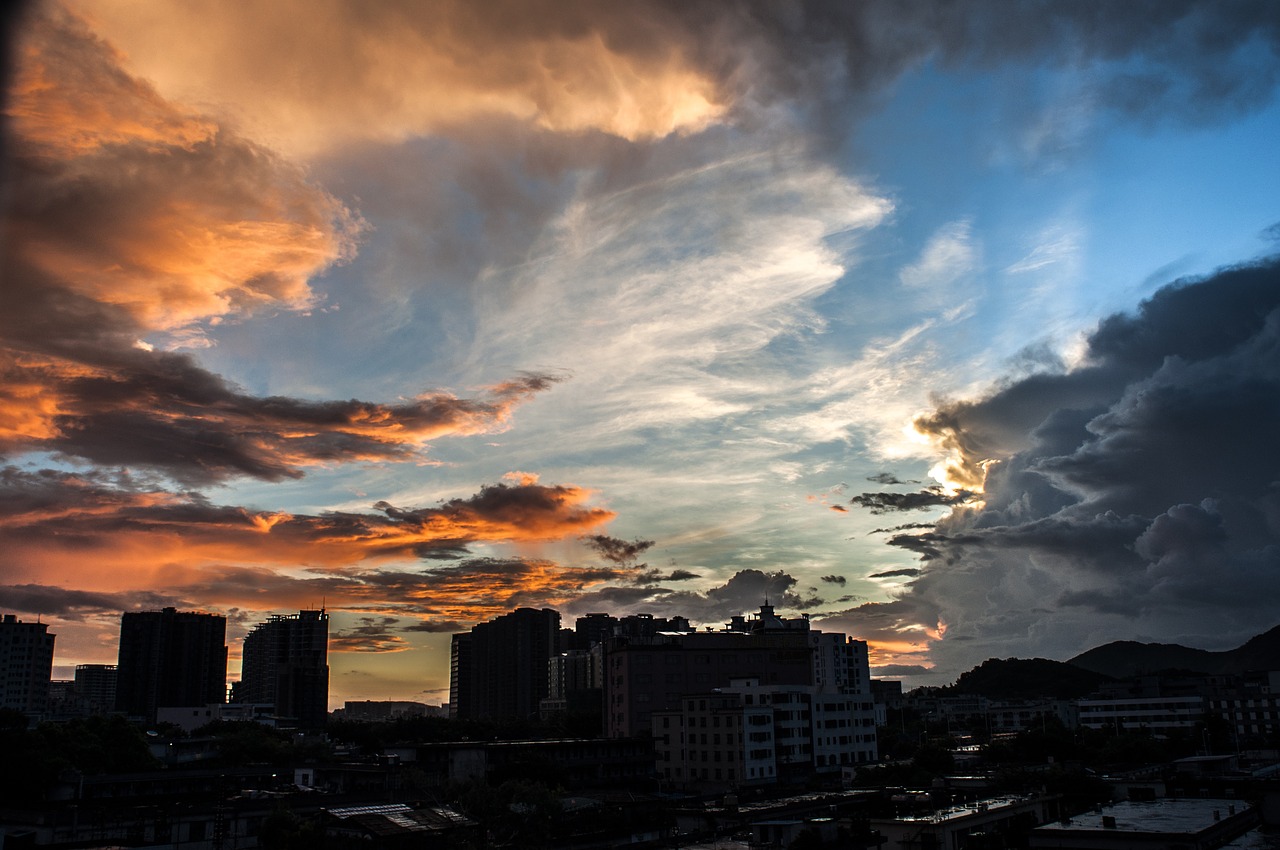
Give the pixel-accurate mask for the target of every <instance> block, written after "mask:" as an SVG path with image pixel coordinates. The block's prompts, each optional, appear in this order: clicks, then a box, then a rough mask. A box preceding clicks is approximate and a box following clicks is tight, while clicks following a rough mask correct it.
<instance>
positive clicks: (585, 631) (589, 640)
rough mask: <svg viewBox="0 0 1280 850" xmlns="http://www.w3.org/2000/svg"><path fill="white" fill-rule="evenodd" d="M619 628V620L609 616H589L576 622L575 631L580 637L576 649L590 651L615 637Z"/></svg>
mask: <svg viewBox="0 0 1280 850" xmlns="http://www.w3.org/2000/svg"><path fill="white" fill-rule="evenodd" d="M617 628H618V618H617V617H614V616H611V615H609V614H587V615H586V616H585V617H579V618H578V619H577V620H575V621H574V624H573V631H574V634H576V635H577V637H578V642H577V645H576V646H575V647H573V648H574V649H590V648H591V647H593V646H595V645H596V644H598V643H604V642H605V641H606V640H608V639H609V638H611V637H613V633H614V631H615V630H616V629H617Z"/></svg>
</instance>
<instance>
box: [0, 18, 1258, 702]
mask: <svg viewBox="0 0 1280 850" xmlns="http://www.w3.org/2000/svg"><path fill="white" fill-rule="evenodd" d="M9 30H10V35H11V36H12V37H11V44H10V48H9V51H8V58H9V68H8V70H7V76H6V78H5V99H4V104H3V107H4V114H5V124H4V127H3V131H4V135H5V139H4V149H3V150H4V157H3V164H2V166H0V167H2V168H3V187H2V188H0V193H2V194H0V215H2V220H0V374H2V375H3V378H2V380H0V610H3V611H5V612H6V613H16V614H18V615H19V616H20V617H22V618H24V619H36V618H39V619H41V620H42V621H43V622H47V623H49V624H50V631H52V632H54V633H56V634H57V643H56V651H55V677H69V676H70V671H71V669H72V668H73V667H74V665H75V664H80V663H113V662H114V660H115V653H116V645H117V637H118V629H119V616H120V612H121V611H126V610H154V609H157V608H160V607H162V606H167V605H172V606H175V607H177V608H179V609H182V610H202V611H211V612H215V613H220V614H224V615H225V616H226V617H227V618H228V637H229V645H230V654H231V664H230V668H231V669H230V678H231V679H232V680H234V679H236V678H238V664H239V649H240V639H241V638H242V637H243V635H244V634H245V632H246V631H247V630H248V629H250V628H251V627H252V626H253V625H254V624H255V623H257V622H259V621H261V620H263V619H265V617H266V615H268V614H270V613H289V612H292V611H297V610H299V609H302V608H317V607H321V606H324V607H325V608H326V610H328V611H329V613H330V615H331V621H330V626H331V644H330V657H329V658H330V665H331V670H332V672H331V679H330V696H331V700H330V701H331V704H332V705H334V706H340V705H341V704H342V702H343V701H345V700H362V699H413V700H419V701H423V702H429V703H439V702H441V701H443V700H447V698H448V644H449V635H450V634H451V633H453V632H457V631H462V630H466V629H467V628H469V627H470V626H471V625H473V624H475V623H477V622H481V621H484V620H487V619H490V618H492V617H494V616H497V615H499V614H502V613H505V612H506V611H509V610H512V609H514V608H516V607H520V606H533V607H552V608H555V609H556V610H558V611H560V613H561V615H562V622H564V623H565V624H566V625H572V621H573V619H574V618H575V617H578V616H581V615H583V614H586V613H589V612H599V611H604V612H609V613H612V614H614V615H624V614H629V613H640V612H647V613H651V614H654V615H655V616H673V615H677V614H678V615H683V616H685V617H688V618H690V619H691V620H693V621H694V622H696V623H700V624H702V625H704V626H716V627H718V626H719V625H720V624H722V623H724V622H726V621H727V620H728V618H729V617H731V616H733V615H735V614H741V613H750V612H753V611H755V610H756V609H757V608H758V607H759V605H760V604H761V603H763V602H764V601H765V600H766V599H767V600H768V601H769V602H770V603H772V604H773V605H774V606H775V607H776V608H777V609H778V610H779V612H780V613H782V614H783V615H785V616H798V615H799V614H801V613H805V614H808V615H809V616H810V618H811V620H812V621H813V623H814V625H815V627H817V628H821V629H823V630H824V631H840V632H844V633H846V634H848V635H850V636H853V637H857V638H860V639H864V640H866V641H868V642H869V644H870V647H871V651H872V665H873V674H874V675H878V676H882V677H900V678H902V680H903V681H904V683H905V684H907V685H908V686H914V685H921V684H947V683H949V682H951V681H954V679H955V678H956V677H957V676H958V675H959V674H960V673H962V672H964V671H966V670H968V669H970V668H971V667H973V666H976V665H977V664H979V663H981V662H982V661H983V660H984V659H986V658H989V657H1000V658H1005V657H1022V658H1030V657H1047V658H1055V659H1059V660H1065V659H1067V658H1070V657H1072V656H1074V655H1076V654H1078V653H1080V652H1082V651H1084V650H1087V649H1089V648H1091V647H1093V646H1096V645H1099V644H1102V643H1105V642H1108V641H1111V640H1121V639H1127V640H1144V641H1160V642H1177V643H1183V644H1186V645H1190V646H1196V647H1201V648H1205V649H1226V648H1230V647H1233V646H1236V645H1238V644H1239V643H1241V642H1243V641H1244V640H1245V639H1247V638H1249V637H1250V636H1252V635H1254V634H1257V633H1259V632H1262V631H1264V630H1266V629H1269V628H1271V627H1272V626H1275V625H1276V624H1277V623H1278V622H1280V608H1277V606H1276V600H1280V447H1278V445H1277V441H1276V438H1275V435H1276V434H1280V156H1277V155H1276V144H1277V140H1280V101H1278V100H1277V82H1278V81H1280V9H1278V8H1277V7H1276V5H1275V4H1274V3H1271V2H1267V0H1257V2H1247V0H1214V1H1213V2H1210V0H1204V2H1194V1H1193V0H1159V2H1156V0H1147V1H1145V2H1144V0H1134V2H1126V3H1109V2H1101V0H1062V2H1048V1H1047V0H1045V2H1032V0H1027V1H1026V2H1014V3H1009V2H1005V1H1004V0H999V2H997V0H963V2H955V3H941V2H922V1H921V0H860V1H859V2H819V0H814V2H750V0H735V2H719V0H716V2H710V0H708V1H707V2H660V1H659V0H635V2H630V3H625V4H623V3H617V4H614V3H595V2H586V0H554V2H553V1H552V0H520V2H516V0H486V2H482V3H475V2H460V0H439V2H433V3H417V2H407V0H405V2H396V0H388V2H383V3H378V4H368V3H358V2H348V1H347V0H307V2H306V3H305V4H304V3H301V2H295V0H280V2H273V3H259V4H226V3H220V2H213V0H171V2H144V0H65V2H61V3H59V2H33V3H29V4H28V5H27V6H26V7H25V8H24V10H23V12H22V13H21V14H18V15H14V16H13V17H12V18H11V19H10V21H9Z"/></svg>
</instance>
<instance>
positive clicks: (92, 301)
mask: <svg viewBox="0 0 1280 850" xmlns="http://www.w3.org/2000/svg"><path fill="white" fill-rule="evenodd" d="M26 23H27V25H26V26H25V27H24V28H23V29H22V31H21V32H22V38H21V39H20V44H19V61H18V62H17V63H16V73H15V77H14V82H13V85H12V87H11V91H10V98H9V102H8V104H7V107H6V111H7V113H8V115H9V117H10V123H11V127H12V131H13V132H12V144H11V146H10V148H11V153H12V160H11V163H10V168H9V175H10V179H9V180H8V181H7V188H8V192H7V197H6V202H7V205H6V209H5V216H6V218H5V221H6V226H7V228H8V233H7V250H6V251H5V252H4V254H3V258H2V259H0V262H3V266H2V267H0V275H3V277H4V279H5V286H6V290H7V293H8V295H9V298H7V299H6V304H7V306H8V309H6V310H5V311H4V312H3V315H2V316H0V376H3V379H4V381H3V383H4V386H5V389H4V390H3V391H0V402H2V404H0V452H4V453H6V454H13V453H24V452H44V453H50V454H55V455H60V456H65V457H68V458H76V459H81V460H86V461H89V462H92V463H95V464H105V465H111V466H117V465H118V466H130V467H135V468H137V467H151V468H153V469H155V470H158V471H161V472H164V473H165V474H167V475H169V476H171V477H173V478H174V479H175V480H177V481H180V482H183V483H186V484H207V483H213V482H219V481H223V480H226V479H228V478H231V477H236V476H251V477H254V478H259V479H263V480H268V481H276V480H280V479H283V478H295V477H298V476H300V475H301V474H303V470H304V469H305V468H306V467H309V466H318V465H327V464H334V463H342V462H348V461H414V462H421V461H423V460H424V455H423V452H424V450H425V445H426V442H427V441H428V440H432V439H435V438H438V437H442V436H448V435H467V434H479V433H489V432H493V431H498V430H502V429H503V428H504V427H506V424H507V422H508V420H509V417H510V414H511V412H512V410H513V409H514V408H515V407H516V406H518V405H519V404H521V403H523V402H524V401H527V400H528V399H529V398H531V397H532V396H533V395H535V394H537V393H539V392H542V391H544V390H546V389H547V388H548V387H550V386H551V385H552V384H553V383H555V382H556V381H557V380H558V378H557V377H556V376H553V375H548V374H526V375H522V376H518V377H516V378H513V379H510V380H507V381H504V382H502V383H500V384H497V385H494V386H490V387H487V388H485V390H484V392H483V394H482V395H480V396H479V397H477V398H471V399H468V398H460V397H458V396H455V395H453V394H451V393H447V392H443V391H436V392H427V393H423V394H421V395H419V396H417V397H416V398H414V399H411V400H408V401H401V402H397V403H391V404H385V403H375V402H364V401H358V400H349V401H310V400H301V399H293V398H287V397H280V396H273V397H265V398H264V397H255V396H251V395H248V394H246V393H244V392H243V391H241V390H240V389H238V388H236V387H234V386H232V385H231V384H230V383H229V382H227V381H226V380H224V379H223V378H221V377H220V376H218V375H216V374H213V373H211V372H209V371H207V370H206V369H204V368H202V367H201V366H199V365H198V364H197V363H196V361H195V360H194V359H193V358H192V357H191V356H190V355H187V354H180V353H175V352H171V351H166V350H163V349H164V346H163V345H161V344H151V343H147V342H143V341H142V340H143V339H144V338H146V337H151V338H152V339H155V340H157V341H159V342H163V341H164V340H169V341H171V342H172V341H174V340H187V341H190V340H193V339H195V340H199V339H200V338H201V333H202V330H201V328H202V327H207V326H208V325H209V324H210V323H216V322H226V321H234V320H239V319H243V318H246V317H250V316H253V315H258V314H263V313H271V312H278V311H303V310H307V309H310V308H311V307H313V306H314V305H315V304H316V296H315V294H314V293H313V292H312V290H311V288H310V284H309V280H310V279H311V278H312V277H315V276H316V275H319V274H321V273H323V272H324V271H325V270H326V269H328V268H329V267H331V266H332V265H334V264H335V263H339V262H342V261H344V260H346V259H348V258H349V257H350V256H351V254H352V252H353V251H354V250H355V246H356V244H357V240H358V238H359V235H360V231H361V229H362V226H363V225H362V224H361V222H360V220H359V216H358V215H356V214H354V213H352V212H350V211H349V210H347V209H346V208H345V207H344V206H343V205H342V204H341V203H340V202H338V201H337V200H336V199H334V198H333V197H332V196H330V195H329V194H327V193H326V192H324V191H323V190H322V189H320V188H318V187H317V186H315V185H314V184H312V183H311V182H309V180H308V179H307V177H306V175H305V173H304V172H303V171H302V170H301V169H299V168H298V167H296V166H294V165H291V164H289V163H288V162H286V161H284V160H282V159H281V158H280V157H278V156H276V155H275V154H273V153H271V152H270V151H268V150H265V149H263V148H260V147H258V146H257V145H255V144H254V143H252V142H249V141H247V140H245V139H243V138H241V137H239V136H237V135H236V134H235V133H234V132H233V131H230V130H228V129H227V128H226V127H224V126H221V125H219V124H217V123H215V122H213V121H211V120H210V119H207V118H203V117H201V116H198V115H195V114H192V113H188V112H185V111H183V110H181V109H180V108H178V107H176V106H174V105H172V104H170V103H169V102H168V101H166V100H164V99H163V98H161V97H160V96H159V95H158V94H157V93H156V92H155V91H154V90H153V89H152V88H151V87H150V86H149V85H148V84H146V83H144V82H142V81H140V80H138V79H136V78H134V77H132V76H130V75H129V74H127V73H126V72H124V71H123V70H122V69H121V67H120V63H121V61H122V59H121V56H120V55H119V54H117V53H116V52H114V51H113V50H112V49H111V48H110V47H109V46H108V45H106V44H105V43H104V42H102V41H100V40H99V39H97V38H96V37H95V36H93V35H92V34H91V33H90V32H89V31H88V29H87V28H86V26H85V25H84V24H83V23H82V22H81V21H79V20H78V19H76V18H74V17H72V16H71V15H69V14H67V13H66V12H64V11H62V10H60V9H59V8H58V7H57V6H55V5H45V4H41V5H38V6H34V7H33V8H32V13H31V17H30V19H29V20H28V21H27V22H26Z"/></svg>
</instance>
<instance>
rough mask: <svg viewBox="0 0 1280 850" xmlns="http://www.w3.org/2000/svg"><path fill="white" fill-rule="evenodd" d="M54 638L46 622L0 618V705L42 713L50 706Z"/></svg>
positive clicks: (24, 711)
mask: <svg viewBox="0 0 1280 850" xmlns="http://www.w3.org/2000/svg"><path fill="white" fill-rule="evenodd" d="M53 639H54V635H51V634H49V625H48V624H47V623H24V622H23V621H22V620H19V619H18V618H17V617H16V616H14V615H13V614H5V615H4V618H3V619H2V620H0V708H12V709H15V710H17V711H21V712H23V713H24V714H43V713H44V712H45V711H46V710H47V709H48V707H49V680H50V679H51V678H52V676H53Z"/></svg>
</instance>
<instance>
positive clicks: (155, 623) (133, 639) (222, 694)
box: [116, 608, 227, 723]
mask: <svg viewBox="0 0 1280 850" xmlns="http://www.w3.org/2000/svg"><path fill="white" fill-rule="evenodd" d="M226 697H227V618H226V617H223V616H220V615H218V614H200V613H194V612H189V611H177V610H175V609H173V608H165V609H164V610H162V611H132V612H125V613H124V614H122V615H120V657H119V662H118V663H117V664H116V710H117V711H123V712H124V713H125V714H127V715H129V716H130V717H141V718H143V719H145V720H147V721H149V722H153V723H154V722H155V719H156V709H157V708H175V707H185V706H204V705H209V704H211V703H223V702H226Z"/></svg>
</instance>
